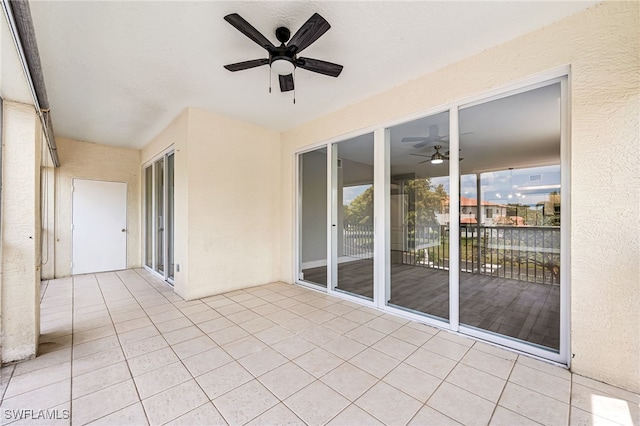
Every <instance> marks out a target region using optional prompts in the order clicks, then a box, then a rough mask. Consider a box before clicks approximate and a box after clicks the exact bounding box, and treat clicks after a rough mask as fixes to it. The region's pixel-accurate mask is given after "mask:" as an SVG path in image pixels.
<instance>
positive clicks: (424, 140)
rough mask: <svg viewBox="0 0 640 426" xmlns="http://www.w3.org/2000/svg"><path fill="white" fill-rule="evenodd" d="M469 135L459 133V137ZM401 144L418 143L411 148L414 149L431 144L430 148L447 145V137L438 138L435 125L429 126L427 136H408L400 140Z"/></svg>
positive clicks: (438, 133) (438, 130) (437, 130)
mask: <svg viewBox="0 0 640 426" xmlns="http://www.w3.org/2000/svg"><path fill="white" fill-rule="evenodd" d="M471 133H473V132H467V133H460V136H463V135H469V134H471ZM401 142H418V143H417V144H415V145H414V146H413V147H414V148H416V149H418V148H422V147H423V146H427V145H429V144H432V146H436V145H442V144H443V143H447V142H449V135H442V136H440V129H439V126H438V125H437V124H431V125H429V133H428V135H427V136H409V137H406V138H402V140H401ZM441 148H442V146H441Z"/></svg>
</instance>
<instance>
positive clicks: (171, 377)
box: [134, 362, 192, 399]
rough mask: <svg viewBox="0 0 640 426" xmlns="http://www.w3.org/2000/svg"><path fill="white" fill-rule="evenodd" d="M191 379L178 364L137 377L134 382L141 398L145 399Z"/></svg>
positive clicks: (187, 372) (179, 363) (180, 364)
mask: <svg viewBox="0 0 640 426" xmlns="http://www.w3.org/2000/svg"><path fill="white" fill-rule="evenodd" d="M191 378H192V377H191V374H189V371H187V369H186V368H185V367H184V366H183V365H182V363H181V362H176V363H174V364H170V365H167V366H165V367H162V368H157V369H155V370H152V371H149V372H148V373H145V374H141V375H139V376H136V377H135V378H134V381H135V383H136V388H137V389H138V394H139V395H140V398H142V399H145V398H148V397H150V396H152V395H155V394H157V393H160V392H162V391H164V390H166V389H169V388H171V387H173V386H176V385H179V384H180V383H184V382H186V381H187V380H191Z"/></svg>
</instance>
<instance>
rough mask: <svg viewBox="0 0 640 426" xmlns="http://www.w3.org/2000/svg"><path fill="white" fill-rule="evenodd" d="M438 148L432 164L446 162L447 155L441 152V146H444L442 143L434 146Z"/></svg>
mask: <svg viewBox="0 0 640 426" xmlns="http://www.w3.org/2000/svg"><path fill="white" fill-rule="evenodd" d="M434 148H435V149H436V152H435V153H434V154H433V155H432V156H431V164H442V163H444V160H445V156H444V155H442V154H440V151H439V150H440V148H442V147H441V146H440V145H436V146H435V147H434Z"/></svg>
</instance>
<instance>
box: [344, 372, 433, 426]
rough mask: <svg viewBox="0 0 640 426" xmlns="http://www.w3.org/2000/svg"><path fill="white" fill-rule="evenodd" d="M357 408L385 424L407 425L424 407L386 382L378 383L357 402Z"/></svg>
mask: <svg viewBox="0 0 640 426" xmlns="http://www.w3.org/2000/svg"><path fill="white" fill-rule="evenodd" d="M355 404H356V405H357V406H359V407H360V408H362V409H363V410H365V411H366V412H367V413H369V414H371V415H372V416H374V417H375V418H376V419H378V420H380V421H381V422H383V423H384V424H402V425H404V424H407V423H408V422H409V420H411V418H412V417H413V416H414V415H415V414H416V413H417V412H418V410H419V409H420V408H421V407H422V403H421V402H418V401H417V400H415V399H413V398H411V397H410V396H408V395H406V394H404V393H402V392H398V390H397V389H396V388H394V387H391V386H389V385H388V384H386V383H384V382H378V383H377V384H375V385H374V386H373V387H372V388H371V389H369V390H368V391H367V392H365V393H364V395H362V396H361V397H360V398H358V399H357V400H356V402H355Z"/></svg>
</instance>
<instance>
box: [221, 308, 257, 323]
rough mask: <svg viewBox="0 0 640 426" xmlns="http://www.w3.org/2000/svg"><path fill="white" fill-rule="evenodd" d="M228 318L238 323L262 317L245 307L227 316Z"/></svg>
mask: <svg viewBox="0 0 640 426" xmlns="http://www.w3.org/2000/svg"><path fill="white" fill-rule="evenodd" d="M226 318H227V319H228V320H231V321H233V322H234V323H236V324H242V323H243V322H247V321H251V320H256V319H260V318H262V316H261V315H258V314H257V313H255V312H253V311H252V310H251V309H245V310H243V311H238V312H235V313H233V314H229V315H227V316H226Z"/></svg>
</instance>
